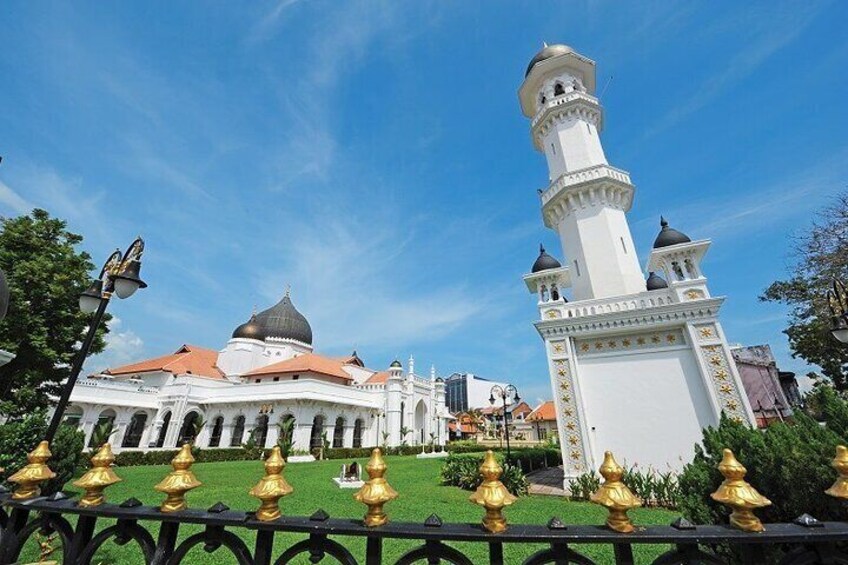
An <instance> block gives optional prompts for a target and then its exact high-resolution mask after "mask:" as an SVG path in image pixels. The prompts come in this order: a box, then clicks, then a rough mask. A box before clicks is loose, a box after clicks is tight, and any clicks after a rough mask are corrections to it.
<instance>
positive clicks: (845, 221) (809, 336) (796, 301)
mask: <svg viewBox="0 0 848 565" xmlns="http://www.w3.org/2000/svg"><path fill="white" fill-rule="evenodd" d="M792 252H793V253H792V255H793V256H794V259H795V261H794V264H793V265H792V271H793V274H792V276H791V277H790V278H789V279H787V280H782V281H776V282H774V283H772V284H771V285H770V286H769V287H768V288H767V289H766V290H765V292H764V293H763V295H762V296H761V297H760V300H764V301H769V302H780V303H783V304H786V305H787V306H789V307H790V310H789V326H788V327H787V328H786V329H785V330H784V331H783V333H785V334H786V335H787V337H788V338H789V347H790V348H791V350H792V356H793V357H800V358H801V359H803V360H804V361H806V362H808V363H811V364H813V365H818V366H819V367H821V370H822V373H823V376H824V377H825V378H827V379H828V380H830V381H831V383H832V384H833V386H834V387H835V388H836V389H837V390H846V389H847V388H848V347H845V346H844V345H842V344H841V343H840V342H839V341H837V340H836V339H834V338H833V336H832V335H831V333H830V311H829V309H828V305H827V297H826V293H827V290H828V288H829V287H830V284H831V282H832V281H833V279H835V278H839V279H844V278H845V277H846V276H848V192H844V193H842V194H840V195H839V196H837V197H836V198H835V199H834V201H833V202H832V203H831V204H830V205H829V206H827V207H826V208H824V209H823V210H821V211H819V212H818V213H817V214H816V219H815V220H814V221H813V223H812V225H811V226H810V228H809V229H807V230H806V232H805V233H804V234H802V235H800V236H797V237H796V238H795V239H794V242H793V249H792ZM809 376H810V377H812V378H819V377H820V375H817V374H815V373H812V374H810V375H809Z"/></svg>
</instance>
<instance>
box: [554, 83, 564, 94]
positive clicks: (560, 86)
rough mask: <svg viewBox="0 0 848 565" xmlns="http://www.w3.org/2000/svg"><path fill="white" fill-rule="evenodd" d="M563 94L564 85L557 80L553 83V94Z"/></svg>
mask: <svg viewBox="0 0 848 565" xmlns="http://www.w3.org/2000/svg"><path fill="white" fill-rule="evenodd" d="M563 94H565V86H563V84H562V83H561V82H557V83H556V84H555V85H554V96H562V95H563Z"/></svg>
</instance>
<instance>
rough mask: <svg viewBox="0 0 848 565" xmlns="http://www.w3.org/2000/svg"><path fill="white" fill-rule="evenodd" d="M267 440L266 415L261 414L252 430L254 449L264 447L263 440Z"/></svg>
mask: <svg viewBox="0 0 848 565" xmlns="http://www.w3.org/2000/svg"><path fill="white" fill-rule="evenodd" d="M266 439H268V415H267V414H261V415H260V416H259V417H258V418H256V428H254V430H253V440H254V441H255V442H256V447H259V448H263V447H265V440H266Z"/></svg>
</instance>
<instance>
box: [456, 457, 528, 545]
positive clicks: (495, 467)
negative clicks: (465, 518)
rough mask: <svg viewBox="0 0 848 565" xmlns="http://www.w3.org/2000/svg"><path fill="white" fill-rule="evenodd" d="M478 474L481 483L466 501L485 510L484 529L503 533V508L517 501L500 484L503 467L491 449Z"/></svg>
mask: <svg viewBox="0 0 848 565" xmlns="http://www.w3.org/2000/svg"><path fill="white" fill-rule="evenodd" d="M480 474H481V475H482V476H483V482H482V483H480V486H479V487H477V490H476V491H475V492H474V494H472V495H471V496H470V497H469V498H468V500H470V501H471V502H473V503H474V504H478V505H480V506H482V507H483V508H485V509H486V514H485V515H484V516H483V527H484V528H486V529H487V530H489V531H490V532H492V533H499V532H503V531H504V530H506V518H504V515H503V508H504V506H509V505H510V504H512V503H513V502H515V501H516V500H518V499H517V498H516V497H515V496H513V495H512V494H511V493H510V492H509V491H508V490H507V488H506V487H505V486H504V484H503V483H502V482H501V480H500V479H501V475H502V474H503V467H501V466H500V464H499V463H498V461H497V459H495V453H494V452H493V451H492V450H491V449H490V450H488V451H487V452H486V456H485V457H484V458H483V463H482V464H481V465H480Z"/></svg>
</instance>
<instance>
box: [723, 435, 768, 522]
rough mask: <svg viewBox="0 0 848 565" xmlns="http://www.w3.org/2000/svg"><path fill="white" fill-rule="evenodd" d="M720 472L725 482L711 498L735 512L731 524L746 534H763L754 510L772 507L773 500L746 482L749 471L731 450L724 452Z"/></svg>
mask: <svg viewBox="0 0 848 565" xmlns="http://www.w3.org/2000/svg"><path fill="white" fill-rule="evenodd" d="M718 470H719V471H720V472H721V474H722V476H723V477H724V482H723V483H721V485H720V486H719V487H718V490H716V491H715V492H714V493H712V494H711V495H710V496H711V497H712V499H713V500H715V501H716V502H721V503H722V504H724V505H727V506H729V507H730V509H731V510H733V512H731V514H730V524H731V525H732V526H734V527H736V528H739V529H740V530H742V531H744V532H762V531H763V530H765V527H764V526H763V523H762V522H760V519H759V518H757V517H756V516H754V513H753V512H752V510H754V509H756V508H763V507H764V506H770V505H771V500H769V499H768V498H766V497H764V496H763V495H761V494H760V493H759V492H757V489H755V488H754V487H752V486H751V485H750V484H748V483H747V482H745V478H744V477H745V473H747V472H748V470H747V469H746V468H745V467H744V466H743V465H742V463H740V462H739V461H738V460H737V459H736V457H735V456H734V455H733V452H732V451H730V450H729V449H725V450H724V451H723V457H722V460H721V463H719V465H718Z"/></svg>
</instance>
